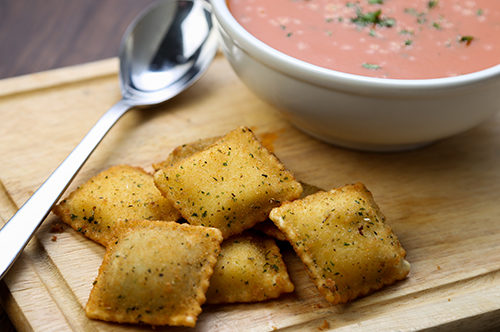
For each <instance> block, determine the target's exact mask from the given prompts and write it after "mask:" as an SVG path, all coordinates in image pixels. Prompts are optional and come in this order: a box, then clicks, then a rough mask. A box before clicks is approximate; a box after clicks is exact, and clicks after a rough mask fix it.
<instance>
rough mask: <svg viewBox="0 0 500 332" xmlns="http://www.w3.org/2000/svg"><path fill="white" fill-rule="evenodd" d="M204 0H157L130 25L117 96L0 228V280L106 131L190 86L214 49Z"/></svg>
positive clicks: (123, 52)
mask: <svg viewBox="0 0 500 332" xmlns="http://www.w3.org/2000/svg"><path fill="white" fill-rule="evenodd" d="M213 31H214V29H213V28H212V18H211V14H210V9H209V4H208V3H207V2H206V1H205V0H162V1H158V2H156V3H154V4H153V5H152V6H150V7H148V8H147V9H146V10H145V11H144V12H143V13H142V14H140V15H139V16H138V18H137V19H136V20H134V21H133V22H132V24H131V25H130V26H129V28H128V29H127V31H126V32H125V34H124V37H123V39H122V43H121V47H120V87H121V92H122V96H123V98H122V99H121V100H120V101H118V102H117V103H116V104H115V105H113V106H112V107H111V108H110V109H109V110H108V111H107V112H106V113H105V114H104V115H103V116H102V117H101V118H100V119H99V120H98V121H97V123H96V124H95V125H94V127H92V129H90V131H89V132H88V133H87V135H86V136H85V137H84V138H83V140H82V141H81V142H80V143H79V144H78V145H77V147H76V148H75V149H74V150H73V151H72V152H71V153H70V154H69V155H68V157H66V159H65V160H64V161H63V162H62V163H61V164H60V165H59V167H57V169H56V170H55V171H54V172H53V173H52V174H51V175H50V176H49V178H48V179H47V180H46V181H45V182H44V183H43V184H42V185H41V186H40V187H39V188H38V189H37V191H36V192H35V193H34V194H33V195H32V196H31V197H30V198H29V199H28V200H27V201H26V203H24V205H23V206H22V207H21V208H20V209H19V210H18V211H17V212H16V214H15V215H14V216H13V217H12V218H11V219H10V220H9V221H8V222H7V223H6V224H5V225H4V227H3V228H2V229H0V253H1V255H0V279H2V278H3V277H4V275H5V274H6V273H7V271H8V270H9V268H10V267H11V266H12V264H13V263H14V261H15V260H16V259H17V257H19V254H20V253H21V252H22V251H23V249H24V247H25V246H26V245H27V244H28V241H29V240H30V239H31V237H32V236H33V234H34V233H35V231H36V230H37V229H38V227H40V225H41V224H42V222H43V220H44V219H45V217H46V216H47V215H48V214H49V212H50V210H51V209H52V206H53V205H54V204H55V203H56V202H57V201H58V200H59V198H60V197H61V195H62V194H63V192H64V190H66V188H67V187H68V185H69V184H70V182H71V180H73V178H74V177H75V175H76V174H77V173H78V171H79V170H80V168H81V167H82V166H83V164H84V163H85V161H86V160H87V159H88V157H89V156H90V154H91V153H92V152H93V151H94V150H95V148H96V147H97V145H98V144H99V143H100V142H101V140H102V139H103V138H104V136H105V135H106V134H107V132H108V131H109V130H110V129H111V128H112V127H113V125H114V124H115V123H116V122H117V121H118V120H119V119H120V118H121V117H122V115H123V114H125V113H126V112H127V111H128V110H129V109H131V108H133V107H137V106H149V105H154V104H159V103H162V102H164V101H166V100H168V99H170V98H172V97H174V96H175V95H177V94H179V93H180V92H182V91H184V90H185V89H186V88H187V87H189V86H190V85H192V84H193V83H194V82H195V81H196V80H197V79H198V78H199V77H200V76H201V75H202V74H203V73H204V72H205V71H206V69H207V68H208V66H209V64H210V63H211V62H212V59H213V57H214V56H215V53H216V51H217V40H216V37H215V35H214V33H213Z"/></svg>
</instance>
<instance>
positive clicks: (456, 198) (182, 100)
mask: <svg viewBox="0 0 500 332" xmlns="http://www.w3.org/2000/svg"><path fill="white" fill-rule="evenodd" d="M116 70H117V61H116V60H115V59H112V60H108V61H104V62H98V63H94V64H87V65H84V66H79V67H75V68H64V69H59V70H56V71H53V72H47V73H40V74H34V75H29V76H26V77H20V78H11V79H7V80H3V81H0V116H1V118H0V126H1V127H0V130H1V131H2V145H1V146H0V149H1V151H0V153H1V154H2V163H1V164H0V181H1V184H2V186H3V187H2V190H0V203H1V204H0V206H1V207H2V208H1V209H0V216H1V219H2V220H4V221H5V220H8V218H9V217H10V215H11V214H12V213H13V212H14V211H15V210H16V208H17V207H18V206H20V205H21V204H22V203H23V202H24V201H25V200H26V199H27V198H28V197H29V195H30V194H32V192H33V190H35V189H36V187H37V186H39V185H40V184H41V183H42V182H43V181H44V180H45V178H46V177H47V176H48V175H49V174H50V172H51V171H52V170H53V169H55V167H56V166H57V165H58V164H59V162H60V161H61V160H62V159H63V158H64V157H65V156H66V155H67V154H68V153H69V152H70V151H71V150H72V149H73V147H74V146H75V145H76V144H77V143H78V142H79V141H80V139H81V138H82V137H83V135H84V134H85V133H86V132H87V130H88V129H89V128H90V127H91V126H92V124H93V123H94V122H95V121H96V120H97V118H98V117H99V116H100V115H101V114H102V113H103V112H104V111H105V110H106V109H107V108H109V107H110V106H111V105H112V104H113V103H114V102H116V101H117V100H118V99H119V89H118V82H117V73H116ZM240 125H247V126H250V127H252V128H254V129H255V131H256V132H257V134H260V135H262V134H271V137H275V141H274V143H273V146H274V151H275V153H276V155H277V156H278V157H279V158H280V159H281V160H282V161H283V163H284V164H285V165H287V167H288V168H289V169H290V170H291V171H292V172H294V173H295V175H296V176H297V178H298V179H300V180H302V181H305V182H308V183H311V184H313V185H316V186H319V187H323V188H326V189H328V188H332V187H337V186H341V185H344V184H346V183H353V182H356V181H361V182H363V183H365V184H366V186H367V187H368V188H369V189H370V190H371V191H372V192H373V194H374V197H375V199H376V201H377V202H378V203H379V205H380V207H381V209H382V211H383V212H384V214H385V215H386V216H387V222H388V223H389V224H390V225H391V226H392V227H393V229H394V231H395V233H396V234H397V235H398V236H399V238H400V240H401V242H402V244H403V246H404V247H405V248H406V249H407V252H408V256H407V259H408V260H409V262H410V263H411V264H412V269H411V272H410V275H409V277H408V279H407V280H405V281H402V282H399V283H397V284H395V285H393V286H390V287H387V288H385V289H384V290H382V291H380V292H377V293H375V294H373V295H370V296H367V297H365V298H362V299H359V300H356V301H354V302H352V303H350V304H347V305H336V306H332V305H330V304H328V303H327V302H326V301H325V300H324V299H323V298H322V297H321V296H320V295H319V294H318V292H317V290H316V288H315V287H314V286H313V285H312V283H311V282H310V280H309V278H308V277H307V274H306V273H305V270H304V267H303V264H302V263H301V262H300V261H299V260H298V259H297V257H296V256H295V254H294V253H293V251H292V250H290V248H289V247H287V246H283V247H282V252H283V255H284V258H285V260H286V263H287V266H288V269H289V272H290V274H291V278H292V280H293V282H294V283H295V285H296V291H295V292H294V293H293V294H290V295H286V296H283V297H281V298H280V299H278V300H274V301H267V302H263V303H255V304H237V305H217V306H212V305H206V306H204V308H203V309H204V311H203V313H202V314H201V316H200V317H199V321H198V324H197V328H196V329H195V330H199V331H234V330H235V329H238V330H256V331H262V330H273V329H281V330H285V331H287V330H299V331H304V330H318V328H325V329H327V328H328V329H332V330H338V331H351V330H360V331H374V330H384V331H387V330H399V331H414V330H426V329H440V330H450V331H456V330H464V331H467V330H469V331H470V330H474V331H476V330H488V329H495V328H497V329H498V328H500V255H499V254H498V253H499V252H500V223H499V222H498V215H499V213H500V205H499V204H498V202H499V201H500V172H499V171H498V170H499V169H500V114H497V115H496V116H494V117H492V118H491V119H489V121H487V122H486V123H484V124H482V125H480V126H478V127H476V128H474V129H472V130H470V131H468V132H466V133H463V134H461V135H457V136H455V137H453V138H450V139H447V140H443V141H440V142H436V143H435V144H433V145H430V146H428V147H426V148H423V149H420V150H415V151H409V152H404V153H384V154H376V153H364V152H357V151H351V150H346V149H341V148H337V147H334V146H330V145H327V144H324V143H322V142H320V141H317V140H315V139H313V138H311V137H309V136H307V135H305V134H303V133H301V132H300V131H298V130H297V129H295V128H294V127H292V126H291V125H290V124H289V123H288V122H287V121H286V120H285V119H284V118H282V116H281V115H280V114H279V113H278V112H277V111H276V110H275V109H274V108H272V107H271V106H269V105H267V104H265V103H263V102H262V101H260V100H259V99H257V98H256V97H255V96H254V95H253V94H251V93H250V92H249V91H248V90H247V88H246V87H245V86H243V85H242V83H241V82H240V81H239V80H238V79H237V77H236V76H235V75H234V73H233V72H232V70H231V68H230V67H229V65H228V63H227V62H226V61H225V59H224V58H222V57H221V56H219V57H217V58H216V60H215V62H214V63H213V64H212V66H211V67H210V70H209V72H208V73H207V74H206V75H205V76H204V77H203V78H202V79H201V80H200V81H199V82H198V83H197V84H196V85H194V86H193V87H192V88H190V89H189V90H187V91H186V92H185V93H183V94H181V95H180V96H178V97H176V98H175V99H173V100H171V101H170V102H168V103H166V104H164V105H161V106H158V107H155V108H153V109H150V110H133V111H131V112H129V113H128V114H126V115H125V117H124V118H123V119H122V120H120V122H119V123H118V124H117V125H116V127H114V128H113V129H112V131H111V132H110V134H109V135H108V136H107V137H106V139H105V140H104V141H103V143H102V144H101V145H100V146H99V147H98V148H97V150H96V151H95V153H94V154H93V155H92V157H91V158H90V160H89V161H88V162H87V164H86V165H85V166H84V167H83V169H82V171H81V172H80V174H79V175H78V176H77V178H76V179H75V181H74V183H73V184H72V186H71V188H70V190H71V189H74V188H75V187H76V186H77V185H79V184H81V183H83V182H84V181H85V180H87V179H88V178H89V177H90V176H92V175H95V174H97V173H98V172H100V171H102V170H104V169H106V168H107V167H109V166H111V165H115V164H121V163H127V164H131V165H136V166H141V167H144V168H146V169H147V170H151V166H150V165H151V163H153V162H158V161H161V160H162V159H163V158H164V157H165V156H166V155H167V154H168V153H169V152H170V151H171V150H172V149H173V148H174V147H176V146H177V145H179V144H182V143H186V142H190V141H193V140H195V139H197V138H202V137H211V136H215V135H221V134H224V133H225V132H227V131H229V130H231V129H233V128H235V127H237V126H240ZM57 223H58V220H57V218H55V217H54V216H52V215H51V216H49V218H48V219H47V220H46V222H45V223H44V225H43V226H42V228H41V229H40V230H39V231H38V233H37V235H36V238H35V239H34V240H33V241H32V242H31V243H30V245H29V248H27V250H26V251H25V252H24V254H23V256H22V258H21V260H20V261H19V262H18V263H16V265H15V266H14V268H13V270H12V271H11V272H9V274H8V275H7V277H6V278H5V280H4V281H5V284H6V287H5V288H2V289H0V291H1V293H0V298H1V299H2V302H3V304H4V305H5V309H6V311H8V313H9V316H10V317H11V320H12V321H13V323H14V324H15V325H16V327H18V329H19V330H35V331H47V330H74V331H94V330H98V331H126V330H137V329H139V328H140V327H137V326H133V325H117V324H111V323H104V322H100V321H93V320H89V319H87V318H86V317H85V315H84V313H83V307H84V306H85V303H86V301H87V298H88V294H89V291H90V289H91V287H92V281H93V280H94V278H95V276H96V274H97V270H98V267H99V265H100V263H101V260H102V257H103V253H104V249H103V248H102V247H101V246H99V245H97V244H95V243H93V242H91V241H89V240H87V239H85V238H84V237H82V236H81V235H80V234H78V233H76V232H74V231H73V230H72V229H69V228H65V229H64V231H63V232H62V233H54V231H53V227H52V226H53V225H55V224H57ZM54 236H55V238H54ZM143 328H144V327H143ZM158 330H163V329H161V328H159V329H158ZM174 330H176V331H177V330H179V331H180V330H183V329H174Z"/></svg>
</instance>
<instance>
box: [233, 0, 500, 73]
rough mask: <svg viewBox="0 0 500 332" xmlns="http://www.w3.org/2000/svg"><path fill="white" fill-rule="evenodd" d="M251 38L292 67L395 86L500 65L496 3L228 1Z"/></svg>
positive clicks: (499, 13) (449, 0)
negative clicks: (303, 65)
mask: <svg viewBox="0 0 500 332" xmlns="http://www.w3.org/2000/svg"><path fill="white" fill-rule="evenodd" d="M228 6H229V10H230V11H231V13H232V14H233V16H234V17H235V18H236V20H237V21H238V22H239V23H240V24H241V25H242V26H243V27H244V28H245V29H246V30H247V31H249V32H250V33H251V34H252V35H254V36H255V37H257V38H258V39H260V40H261V41H263V42H264V43H266V44H268V45H270V46H271V47H273V48H275V49H277V50H279V51H281V52H283V53H285V54H288V55H291V56H293V57H295V58H297V59H301V60H303V61H306V62H309V63H312V64H315V65H318V66H321V67H325V68H329V69H334V70H337V71H341V72H346V73H352V74H359V75H364V76H373V77H382V78H400V79H424V78H439V77H449V76H456V75H462V74H467V73H471V72H475V71H478V70H481V69H486V68H488V67H492V66H494V65H497V64H499V63H500V0H359V1H345V0H344V1H341V0H228Z"/></svg>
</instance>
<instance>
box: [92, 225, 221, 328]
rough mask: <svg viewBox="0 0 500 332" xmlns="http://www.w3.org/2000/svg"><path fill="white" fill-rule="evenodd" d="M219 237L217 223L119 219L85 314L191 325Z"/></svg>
mask: <svg viewBox="0 0 500 332" xmlns="http://www.w3.org/2000/svg"><path fill="white" fill-rule="evenodd" d="M221 242H222V235H221V233H220V231H219V230H218V229H215V228H209V227H200V226H192V225H188V224H178V223H174V222H162V221H131V222H129V223H128V225H121V226H120V227H119V230H118V232H117V237H116V238H115V239H114V240H113V242H112V243H110V245H109V246H108V247H107V248H106V254H105V256H104V261H103V263H102V265H101V267H100V268H99V275H98V276H97V279H96V281H95V282H94V287H93V289H92V291H91V293H90V296H89V300H88V302H87V305H86V307H85V312H86V314H87V316H88V317H89V318H94V319H100V320H105V321H112V322H119V323H145V324H151V325H172V326H189V327H193V326H195V324H196V320H197V317H198V315H199V314H200V312H201V305H202V304H203V303H204V302H205V299H206V298H205V293H206V290H207V288H208V285H209V279H210V276H211V275H212V273H213V266H214V265H215V263H216V260H217V255H218V254H219V251H220V243H221Z"/></svg>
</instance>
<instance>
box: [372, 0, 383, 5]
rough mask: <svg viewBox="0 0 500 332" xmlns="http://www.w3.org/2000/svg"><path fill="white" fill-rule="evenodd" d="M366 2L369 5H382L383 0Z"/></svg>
mask: <svg viewBox="0 0 500 332" xmlns="http://www.w3.org/2000/svg"><path fill="white" fill-rule="evenodd" d="M368 3H369V4H370V5H383V4H384V0H368Z"/></svg>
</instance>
